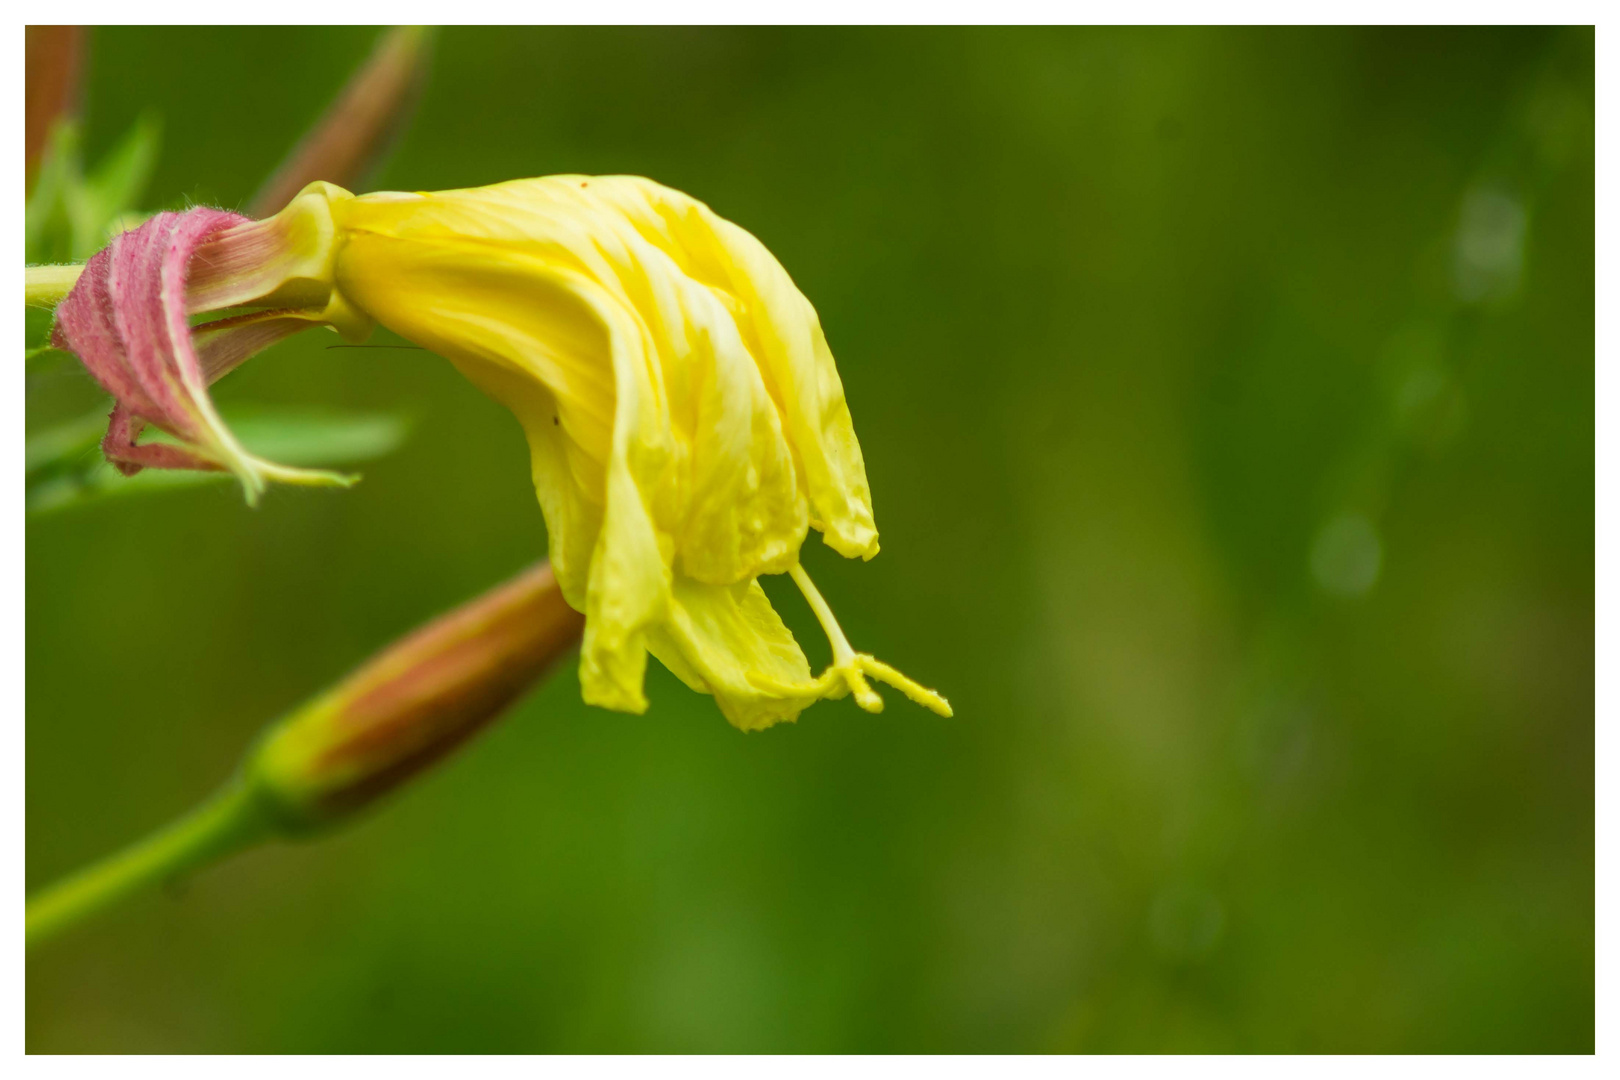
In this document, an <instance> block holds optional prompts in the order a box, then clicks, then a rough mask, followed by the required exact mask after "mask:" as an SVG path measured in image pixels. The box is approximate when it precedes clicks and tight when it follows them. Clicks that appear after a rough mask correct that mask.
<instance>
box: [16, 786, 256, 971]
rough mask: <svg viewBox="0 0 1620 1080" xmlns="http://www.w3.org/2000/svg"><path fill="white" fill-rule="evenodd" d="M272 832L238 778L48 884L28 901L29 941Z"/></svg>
mask: <svg viewBox="0 0 1620 1080" xmlns="http://www.w3.org/2000/svg"><path fill="white" fill-rule="evenodd" d="M271 832H272V825H271V822H270V819H269V818H268V817H267V815H266V814H265V812H264V807H263V804H262V802H261V801H260V799H259V797H258V795H257V794H256V793H255V792H254V790H253V789H252V788H251V787H249V786H248V785H247V784H246V783H244V782H242V781H240V780H237V781H232V782H231V783H230V784H228V785H226V786H225V788H224V789H222V790H221V791H220V792H219V793H218V794H216V795H215V796H214V797H213V798H211V799H209V800H208V801H207V802H205V803H203V804H202V805H201V806H199V807H198V808H197V809H195V810H193V811H192V812H191V813H190V814H187V815H186V816H185V817H183V818H181V819H180V820H179V821H177V822H175V823H174V824H172V825H169V826H168V827H166V828H164V829H160V830H159V831H157V832H155V833H153V834H152V835H151V836H148V837H147V838H146V839H144V840H139V841H137V842H136V843H134V844H132V845H130V846H129V847H127V848H125V849H124V850H123V851H120V852H118V853H117V854H116V855H111V856H109V857H107V858H105V859H103V860H102V861H101V862H98V863H95V864H93V865H91V866H89V867H86V868H85V869H83V870H80V871H79V872H78V873H76V874H73V875H72V876H70V877H68V878H66V879H64V880H62V881H59V882H57V883H56V884H54V885H51V886H48V887H47V888H45V889H43V890H41V891H40V892H39V893H37V894H35V895H34V896H33V897H32V898H31V899H30V900H29V901H28V916H27V922H28V933H27V942H28V946H29V947H30V948H32V947H33V946H35V945H38V944H39V943H40V942H42V941H45V940H47V939H49V938H51V937H54V936H56V935H57V934H58V933H60V932H61V931H63V930H65V929H67V928H68V927H70V926H72V925H73V924H74V923H77V922H79V921H80V920H82V919H86V918H88V917H90V916H91V915H94V914H95V913H96V912H98V911H100V910H101V909H102V908H104V907H107V906H108V905H109V904H112V903H114V902H115V901H117V900H121V899H122V898H124V897H125V896H127V895H129V894H130V893H132V892H134V891H136V890H137V889H140V888H142V887H144V886H146V885H150V884H153V883H156V882H172V881H176V880H178V879H180V878H182V877H184V876H185V875H186V874H187V873H188V872H190V871H192V870H195V869H197V868H198V867H200V866H202V865H203V864H205V863H208V862H212V861H214V860H215V859H220V858H223V857H225V856H226V855H231V854H234V853H235V852H237V851H240V850H241V849H242V848H245V847H247V846H249V845H250V844H254V843H256V842H258V841H259V840H262V839H264V838H265V837H267V836H268V835H270V833H271Z"/></svg>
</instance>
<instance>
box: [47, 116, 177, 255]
mask: <svg viewBox="0 0 1620 1080" xmlns="http://www.w3.org/2000/svg"><path fill="white" fill-rule="evenodd" d="M161 129H162V125H161V124H160V123H159V121H158V118H157V117H156V116H155V115H153V114H147V115H144V116H142V117H141V118H140V119H139V120H137V121H136V122H135V126H134V127H132V128H130V130H129V132H128V133H127V134H126V135H125V136H124V137H123V138H122V139H121V140H119V143H118V145H117V146H115V147H114V148H113V149H112V151H111V152H110V153H108V154H107V156H106V157H105V158H103V159H102V160H101V162H100V164H98V165H97V166H96V167H95V168H94V169H93V170H91V172H90V174H89V175H88V176H86V175H85V170H84V162H83V153H82V150H83V148H82V140H81V137H80V132H79V128H78V125H77V124H75V123H73V122H72V121H62V122H60V123H58V124H57V125H56V127H55V129H53V130H52V132H51V139H50V142H49V144H48V145H47V146H46V149H45V155H44V157H43V158H42V159H41V161H40V166H39V173H38V176H37V177H36V179H35V181H34V193H33V195H31V196H29V199H28V206H27V208H26V214H25V217H24V229H23V239H24V247H25V251H26V257H27V260H28V261H29V262H31V263H62V262H83V261H84V260H85V259H88V258H89V257H90V256H91V255H94V254H95V253H96V252H97V251H98V250H100V249H101V248H102V247H103V246H104V245H105V244H106V243H107V240H108V239H109V237H111V236H112V234H113V233H114V232H115V231H118V230H120V229H123V228H127V227H128V226H129V225H131V224H139V220H140V219H139V217H133V216H132V215H134V214H135V210H136V206H137V204H138V202H139V200H140V198H141V195H142V194H143V193H144V192H145V190H146V184H147V181H149V180H150V179H151V176H152V169H153V167H154V166H155V165H156V164H157V156H158V146H159V144H160V142H161Z"/></svg>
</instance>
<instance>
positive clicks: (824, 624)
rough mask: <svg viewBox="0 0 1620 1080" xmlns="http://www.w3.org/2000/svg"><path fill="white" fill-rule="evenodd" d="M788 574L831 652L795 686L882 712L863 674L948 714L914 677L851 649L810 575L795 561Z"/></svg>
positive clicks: (945, 706) (947, 708) (943, 704)
mask: <svg viewBox="0 0 1620 1080" xmlns="http://www.w3.org/2000/svg"><path fill="white" fill-rule="evenodd" d="M788 573H789V574H791V575H792V576H793V583H794V584H795V585H797V586H798V587H799V591H800V592H801V593H803V594H804V599H805V601H806V602H807V603H809V605H810V610H811V611H813V612H815V614H816V621H817V622H819V623H820V624H821V629H822V631H823V632H824V633H825V634H826V635H827V640H828V641H829V642H830V643H831V644H832V653H833V657H832V665H831V666H830V667H828V668H827V670H826V671H824V672H822V674H821V677H820V678H818V679H817V680H816V681H815V682H814V683H812V684H809V685H807V686H805V687H803V688H795V689H802V690H805V691H810V692H815V693H819V695H820V696H822V697H828V698H841V697H843V696H844V694H845V693H853V694H854V695H855V703H856V704H857V705H859V706H860V707H861V708H863V709H865V710H866V711H867V712H873V713H875V712H882V711H883V699H882V698H881V697H879V696H878V694H877V691H875V690H873V689H872V687H871V685H870V684H868V683H867V681H866V676H868V675H870V676H872V677H873V678H874V679H879V680H881V681H883V682H886V683H888V684H889V685H890V686H892V687H894V688H895V689H896V690H899V691H900V692H901V693H903V694H905V695H906V697H908V698H910V699H911V700H912V701H915V702H916V703H917V704H919V705H921V706H922V707H923V708H925V709H929V710H932V711H933V712H936V713H938V714H939V715H940V716H950V715H951V706H950V702H948V701H946V700H945V699H944V698H943V697H941V696H940V695H939V694H938V693H936V692H934V691H933V690H930V689H928V688H927V687H925V686H923V685H921V684H919V683H918V682H916V681H915V680H913V679H908V678H907V677H906V676H904V675H902V674H901V673H900V672H898V671H896V670H895V669H894V668H892V667H890V666H889V665H888V664H885V663H884V662H883V661H881V660H879V659H878V658H877V657H875V656H872V655H870V654H868V653H858V652H856V651H855V650H854V649H853V648H851V647H850V644H849V639H848V638H847V637H845V636H844V631H843V628H842V627H840V626H839V625H838V620H837V619H836V618H835V617H834V616H833V613H832V608H830V607H828V606H827V601H826V600H824V599H823V598H822V596H821V592H820V590H818V589H817V588H816V585H815V582H813V581H811V580H810V575H809V574H807V573H805V571H804V567H802V566H800V565H798V564H797V563H795V564H794V565H793V567H792V568H791V569H789V570H788ZM749 681H750V682H752V683H754V684H755V685H758V686H760V688H761V689H771V687H766V686H764V685H763V684H761V682H760V680H759V679H758V678H756V677H754V676H750V677H749Z"/></svg>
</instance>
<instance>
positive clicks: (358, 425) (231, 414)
mask: <svg viewBox="0 0 1620 1080" xmlns="http://www.w3.org/2000/svg"><path fill="white" fill-rule="evenodd" d="M225 421H226V423H227V424H228V425H229V427H230V429H231V430H232V431H233V432H235V433H236V436H237V438H239V439H240V440H241V441H242V444H243V445H244V446H246V447H247V448H248V449H249V450H251V451H253V452H254V453H255V454H258V455H260V456H261V457H265V458H268V459H269V460H271V461H276V462H280V463H282V464H286V465H299V466H322V465H351V464H354V463H356V462H363V461H372V460H375V459H377V458H380V457H382V456H384V455H386V454H388V453H390V452H392V451H393V450H394V449H396V448H397V447H398V446H399V445H400V444H401V443H403V442H404V441H405V437H406V434H407V433H408V429H409V424H408V422H407V421H406V420H404V419H403V418H402V417H399V416H390V415H386V414H378V413H335V412H324V411H308V410H292V409H271V408H266V407H255V406H242V407H238V408H236V409H233V410H229V411H228V412H227V413H226V415H225ZM106 430H107V418H106V416H105V414H100V413H98V414H95V415H92V416H86V417H81V418H80V419H78V420H74V421H71V422H69V423H66V424H61V425H58V426H57V427H53V428H50V429H49V430H47V431H44V432H42V433H40V434H38V435H34V436H32V437H30V438H29V439H28V443H27V448H26V450H25V454H24V457H25V461H26V464H27V494H26V500H27V501H26V505H27V509H28V513H29V514H30V515H33V514H42V513H48V512H51V511H56V510H63V509H67V508H69V507H74V506H81V505H84V504H87V503H92V502H98V501H101V500H104V499H107V498H112V497H127V496H131V495H151V494H156V493H158V492H162V491H173V490H177V489H181V488H193V487H201V486H205V485H208V484H221V483H234V482H235V481H234V479H233V478H232V477H231V476H230V475H229V474H228V473H216V472H190V471H185V470H171V469H145V470H142V471H141V472H139V473H137V474H135V475H134V476H124V475H123V474H121V473H120V472H118V470H117V469H114V468H113V467H112V466H111V465H109V464H107V462H106V461H105V460H104V459H103V458H102V455H101V447H100V443H101V438H102V436H103V435H104V434H105V433H106ZM153 441H159V442H169V441H173V440H171V439H169V438H168V436H166V435H164V434H162V433H161V432H159V433H157V434H156V435H155V436H154V439H153Z"/></svg>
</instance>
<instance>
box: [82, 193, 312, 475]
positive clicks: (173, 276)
mask: <svg viewBox="0 0 1620 1080" xmlns="http://www.w3.org/2000/svg"><path fill="white" fill-rule="evenodd" d="M247 221H248V219H247V218H244V217H242V216H241V215H239V214H231V213H227V212H225V211H223V210H211V209H208V208H206V207H199V208H197V209H195V210H188V211H185V212H184V213H163V214H158V215H157V216H156V217H154V218H152V219H151V220H149V221H147V222H146V223H145V224H144V225H141V226H140V227H139V228H137V229H132V230H131V231H129V232H126V233H122V234H120V235H119V236H117V237H114V239H113V241H112V243H110V244H108V245H107V247H105V248H103V249H102V250H101V251H100V252H97V253H96V255H94V256H93V257H92V258H91V259H90V261H89V262H88V263H87V264H86V265H85V268H84V273H83V274H82V275H81V276H80V278H79V280H78V283H77V284H76V285H75V286H74V288H73V291H72V292H70V293H69V294H68V296H67V298H66V299H65V300H63V301H62V303H61V304H60V305H59V306H58V307H57V309H56V330H55V333H54V335H53V340H54V343H55V344H56V345H57V346H58V347H59V348H63V349H68V350H70V351H72V352H74V353H76V354H78V356H79V358H80V359H81V360H82V361H84V365H85V367H87V368H88V369H89V370H90V373H91V374H92V375H93V376H95V379H96V381H97V382H99V383H100V384H101V385H102V387H103V388H104V389H105V390H106V391H107V392H108V393H109V394H111V395H112V396H113V398H114V399H115V402H116V405H115V407H114V409H113V412H112V417H111V419H110V421H109V423H108V426H107V437H106V438H105V439H104V440H103V442H102V452H103V453H104V454H106V456H107V459H108V460H109V461H110V462H112V463H113V464H114V465H115V466H116V467H117V468H118V470H119V471H120V472H122V473H124V474H125V475H126V476H130V475H134V474H135V473H137V472H139V471H140V470H141V469H143V468H155V469H204V470H229V471H230V472H233V473H235V474H236V475H237V476H238V477H239V478H240V479H241V481H242V485H243V488H244V489H245V491H246V493H247V496H248V501H249V502H252V501H254V499H255V498H256V497H257V495H258V493H259V491H260V490H261V489H262V488H263V487H264V483H265V480H266V479H282V480H289V481H295V482H305V483H309V482H326V483H331V482H339V481H341V479H342V478H340V477H336V476H334V475H332V474H326V473H317V472H309V471H305V470H297V469H286V468H283V467H280V466H275V465H272V464H270V463H269V462H265V461H261V460H260V459H258V458H255V457H253V456H252V455H250V454H248V453H247V452H246V451H245V450H244V449H243V448H242V447H241V445H240V444H239V443H238V442H237V441H236V439H235V437H234V436H233V435H232V434H231V432H230V431H229V429H227V428H226V427H225V424H224V422H223V421H222V420H221V419H220V417H219V414H218V412H216V411H215V409H214V403H213V401H212V399H211V398H210V397H209V395H208V385H209V384H210V383H212V382H214V381H215V380H216V379H218V378H220V377H221V376H222V375H224V374H225V373H226V372H228V371H230V370H231V369H232V368H234V367H235V366H236V365H238V364H240V363H241V362H242V361H243V360H245V359H247V358H248V357H249V356H251V355H253V354H254V353H255V352H258V351H259V350H261V349H264V348H266V347H268V346H269V345H271V344H274V343H275V342H276V341H279V340H280V339H281V338H284V337H286V336H288V335H289V334H292V333H296V332H297V331H298V330H301V329H304V328H306V327H308V326H309V325H310V323H309V321H308V320H307V319H305V318H301V317H299V316H297V315H296V314H295V313H293V312H289V311H284V310H283V311H269V312H259V313H255V314H250V315H243V316H239V317H237V318H232V319H223V320H220V321H218V322H215V323H210V324H207V325H205V326H200V327H198V328H197V329H196V331H195V333H194V332H193V330H192V328H191V327H190V326H189V325H188V323H187V321H186V314H187V307H188V305H187V293H186V287H187V278H188V276H189V273H190V268H191V263H192V259H193V256H195V255H196V253H197V250H198V249H199V248H200V247H202V246H203V245H204V244H205V243H207V242H208V241H209V240H210V239H212V238H214V237H216V236H218V235H219V234H220V233H222V232H225V231H226V230H228V229H231V228H234V227H235V226H238V225H242V224H245V223H247ZM205 276H207V275H206V274H205ZM213 277H214V278H217V277H218V273H217V272H214V273H213ZM216 285H217V282H216ZM147 424H152V425H153V426H155V427H158V428H160V429H162V430H163V431H166V432H168V433H169V434H170V435H172V436H173V437H174V438H175V439H176V440H178V442H179V445H170V444H165V443H147V444H144V445H143V444H138V443H137V442H136V439H137V438H139V436H140V434H141V430H142V429H143V428H144V427H145V426H146V425H147Z"/></svg>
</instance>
